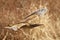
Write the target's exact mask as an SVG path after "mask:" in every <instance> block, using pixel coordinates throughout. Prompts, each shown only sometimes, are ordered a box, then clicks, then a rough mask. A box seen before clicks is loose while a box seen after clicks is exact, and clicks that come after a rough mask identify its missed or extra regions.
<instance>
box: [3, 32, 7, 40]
mask: <svg viewBox="0 0 60 40" xmlns="http://www.w3.org/2000/svg"><path fill="white" fill-rule="evenodd" d="M7 36H8V32H6V35H5V36H4V38H3V39H2V40H6V38H7Z"/></svg>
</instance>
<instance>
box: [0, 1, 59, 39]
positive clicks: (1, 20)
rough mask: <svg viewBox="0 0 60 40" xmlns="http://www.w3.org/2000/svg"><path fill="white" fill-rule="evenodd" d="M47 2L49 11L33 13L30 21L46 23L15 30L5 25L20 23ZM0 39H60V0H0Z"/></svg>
mask: <svg viewBox="0 0 60 40" xmlns="http://www.w3.org/2000/svg"><path fill="white" fill-rule="evenodd" d="M45 3H47V6H46V7H47V8H48V12H47V13H46V14H45V15H44V16H41V17H40V19H39V18H38V16H37V15H33V16H34V17H35V18H34V17H33V16H32V17H33V18H32V19H31V20H28V21H27V22H29V23H40V24H44V25H42V26H38V27H36V28H33V29H28V28H25V29H24V28H23V31H24V32H25V33H24V32H22V31H21V30H17V31H13V30H9V29H5V28H4V27H6V26H8V25H9V24H10V25H13V24H17V23H20V21H21V20H23V18H24V17H26V16H27V15H29V14H31V13H32V12H33V11H35V10H37V9H39V8H40V5H42V6H43V5H45ZM0 40H60V0H0Z"/></svg>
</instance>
